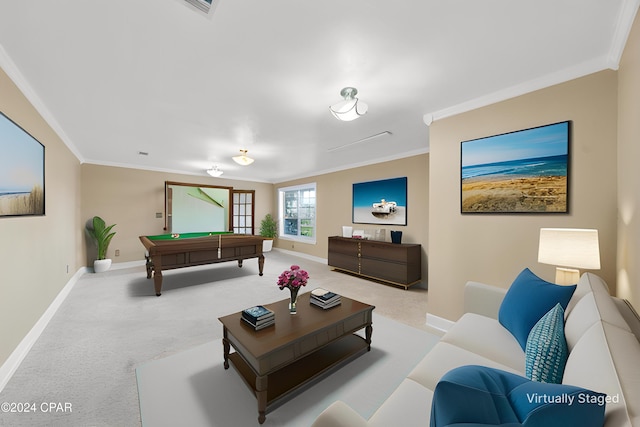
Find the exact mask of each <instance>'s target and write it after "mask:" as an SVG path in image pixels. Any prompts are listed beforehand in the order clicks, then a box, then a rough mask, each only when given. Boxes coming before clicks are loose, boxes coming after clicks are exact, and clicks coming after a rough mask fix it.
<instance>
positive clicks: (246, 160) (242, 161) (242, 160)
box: [232, 150, 253, 166]
mask: <svg viewBox="0 0 640 427" xmlns="http://www.w3.org/2000/svg"><path fill="white" fill-rule="evenodd" d="M247 151H248V150H240V155H239V156H234V157H232V159H233V161H234V162H236V163H237V164H239V165H242V166H249V165H250V164H251V163H253V159H252V158H251V157H247Z"/></svg>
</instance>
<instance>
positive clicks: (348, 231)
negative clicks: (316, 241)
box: [342, 225, 353, 237]
mask: <svg viewBox="0 0 640 427" xmlns="http://www.w3.org/2000/svg"><path fill="white" fill-rule="evenodd" d="M342 237H353V227H350V226H348V225H343V226H342Z"/></svg>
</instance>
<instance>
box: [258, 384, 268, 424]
mask: <svg viewBox="0 0 640 427" xmlns="http://www.w3.org/2000/svg"><path fill="white" fill-rule="evenodd" d="M267 386H268V381H267V377H266V376H261V377H260V376H259V377H256V397H257V398H258V422H259V423H260V424H262V423H264V420H266V419H267V416H266V410H267Z"/></svg>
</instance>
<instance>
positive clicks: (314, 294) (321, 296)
mask: <svg viewBox="0 0 640 427" xmlns="http://www.w3.org/2000/svg"><path fill="white" fill-rule="evenodd" d="M309 301H310V302H311V304H313V305H316V306H318V307H321V308H323V309H325V310H326V309H328V308H331V307H335V306H336V305H340V303H341V301H340V295H338V294H336V293H333V292H330V291H328V290H326V289H322V288H316V289H314V290H312V291H311V298H309Z"/></svg>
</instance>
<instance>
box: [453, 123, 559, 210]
mask: <svg viewBox="0 0 640 427" xmlns="http://www.w3.org/2000/svg"><path fill="white" fill-rule="evenodd" d="M570 134H571V122H570V121H564V122H560V123H554V124H549V125H545V126H540V127H536V128H530V129H524V130H519V131H516V132H510V133H505V134H501V135H494V136H489V137H485V138H480V139H474V140H470V141H463V142H462V143H461V197H460V204H461V212H462V213H567V212H568V209H569V208H568V206H569V205H568V197H567V196H568V194H567V192H568V188H569V186H568V177H569V173H568V172H569V146H570Z"/></svg>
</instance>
